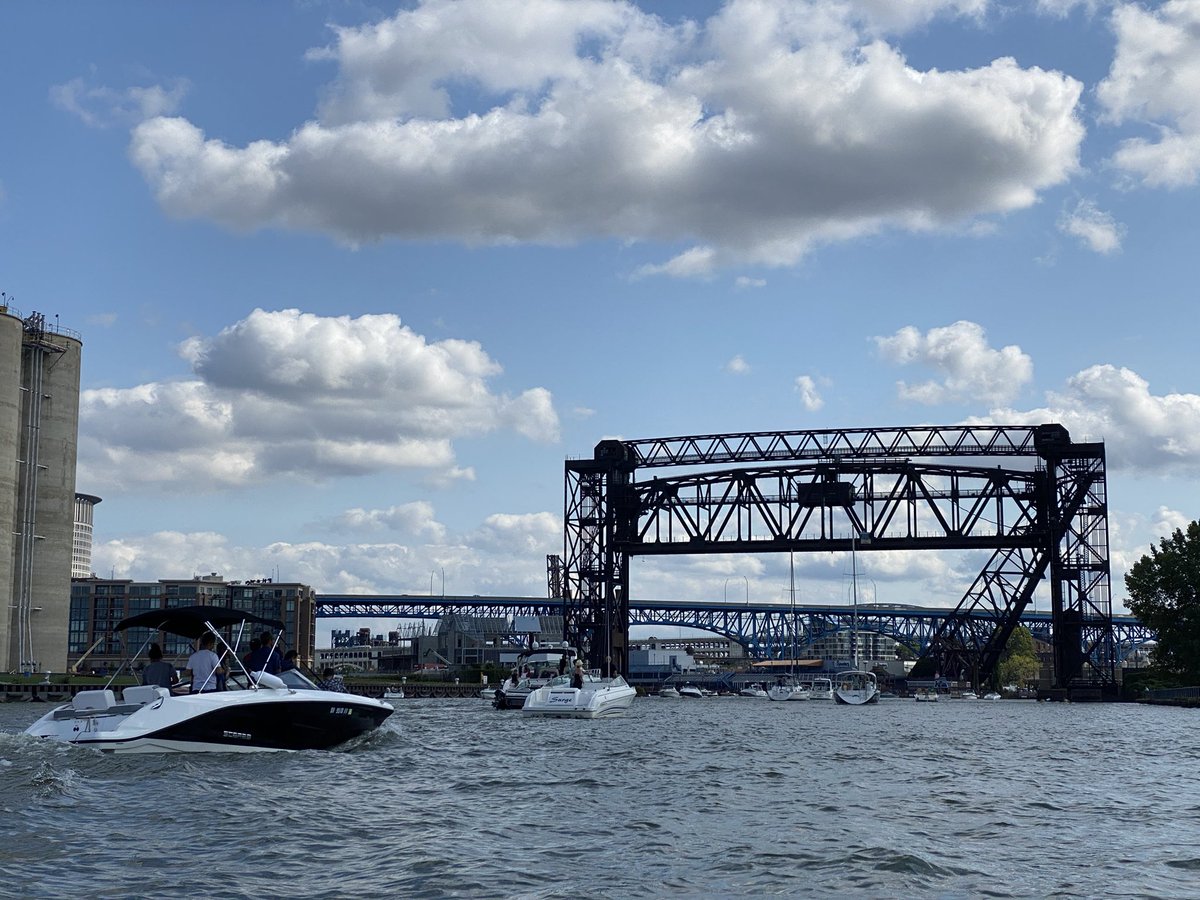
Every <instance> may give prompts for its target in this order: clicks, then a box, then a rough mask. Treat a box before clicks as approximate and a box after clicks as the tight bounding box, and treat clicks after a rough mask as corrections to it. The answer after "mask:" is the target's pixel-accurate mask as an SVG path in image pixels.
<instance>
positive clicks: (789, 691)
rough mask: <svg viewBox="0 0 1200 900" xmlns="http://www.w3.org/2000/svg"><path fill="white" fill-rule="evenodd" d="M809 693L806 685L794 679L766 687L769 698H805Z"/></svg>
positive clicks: (810, 693)
mask: <svg viewBox="0 0 1200 900" xmlns="http://www.w3.org/2000/svg"><path fill="white" fill-rule="evenodd" d="M811 695H812V692H811V691H810V690H809V689H808V686H807V685H803V684H800V683H799V682H795V681H781V682H779V683H778V684H773V685H771V686H770V687H769V688H767V699H769V700H807V699H808V698H809V697H810V696H811Z"/></svg>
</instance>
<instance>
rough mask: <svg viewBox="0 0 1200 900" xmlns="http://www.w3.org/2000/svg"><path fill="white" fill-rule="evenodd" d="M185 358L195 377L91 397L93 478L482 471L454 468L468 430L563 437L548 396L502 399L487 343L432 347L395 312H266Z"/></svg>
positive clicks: (538, 391) (85, 442)
mask: <svg viewBox="0 0 1200 900" xmlns="http://www.w3.org/2000/svg"><path fill="white" fill-rule="evenodd" d="M181 352H182V354H183V355H184V357H185V358H186V359H187V360H188V361H189V362H190V363H191V366H192V370H193V373H194V375H195V378H194V379H193V380H190V381H182V382H167V383H154V384H143V385H138V386H136V387H132V388H106V389H99V390H88V391H84V392H83V393H82V395H81V398H80V468H81V479H82V480H84V481H87V483H89V484H93V485H95V486H96V487H97V489H100V490H104V489H112V487H113V486H116V487H132V486H135V485H143V486H150V485H155V484H157V485H164V486H165V485H177V486H182V485H194V486H197V487H198V488H201V489H202V488H204V487H207V486H211V485H226V486H233V485H245V484H251V483H255V482H258V481H260V480H262V479H264V478H269V477H273V476H281V475H291V476H296V477H301V478H305V479H316V480H320V479H326V478H331V477H335V476H342V475H358V474H368V473H372V472H379V471H385V470H402V469H413V470H423V471H426V472H428V473H430V474H434V475H436V476H437V477H438V478H443V479H444V478H464V477H467V478H469V477H472V473H471V471H470V470H469V469H468V470H463V469H459V468H458V467H456V465H455V459H454V449H453V441H454V440H456V439H458V438H462V437H466V436H472V435H480V434H485V433H488V432H493V431H497V430H501V429H507V430H511V431H514V432H516V433H518V434H521V435H523V436H525V437H528V438H530V439H531V440H535V441H547V442H553V441H556V440H557V439H558V417H557V415H556V413H555V411H554V407H553V402H552V398H551V396H550V393H549V392H548V391H546V390H545V389H544V388H532V389H530V390H527V391H525V392H524V393H522V394H520V395H518V396H515V397H513V396H508V395H505V394H497V393H494V392H493V391H492V390H491V389H490V388H489V386H488V382H489V381H490V380H491V379H492V378H494V377H496V376H497V375H499V373H500V367H499V365H498V364H497V363H495V362H494V361H493V360H492V359H491V358H490V357H489V356H488V355H487V354H486V353H485V352H484V350H483V348H482V347H481V346H480V345H479V344H477V343H475V342H470V341H462V340H454V339H450V340H444V341H439V342H436V343H428V342H427V341H426V340H425V339H424V338H423V337H421V336H420V335H418V334H415V333H414V332H413V331H412V330H410V329H409V328H407V327H406V326H404V325H402V324H401V322H400V319H399V318H398V317H397V316H394V315H368V316H360V317H358V318H351V317H349V316H340V317H337V318H323V317H320V316H316V315H312V314H308V313H301V312H300V311H298V310H294V309H291V310H280V311H276V312H265V311H263V310H261V309H260V310H255V311H254V312H253V313H251V314H250V315H249V316H247V317H246V318H245V319H243V320H242V321H240V322H238V323H236V324H235V325H233V326H231V327H229V328H226V329H225V330H224V331H222V332H221V333H220V334H218V335H216V336H215V337H209V338H192V339H190V340H188V341H185V342H184V344H183V345H181ZM106 486H107V487H106Z"/></svg>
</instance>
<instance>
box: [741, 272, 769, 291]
mask: <svg viewBox="0 0 1200 900" xmlns="http://www.w3.org/2000/svg"><path fill="white" fill-rule="evenodd" d="M766 286H767V280H766V279H765V278H751V277H749V276H748V275H739V276H738V277H737V280H736V281H735V282H734V287H736V288H737V289H738V290H746V289H748V288H760V287H766Z"/></svg>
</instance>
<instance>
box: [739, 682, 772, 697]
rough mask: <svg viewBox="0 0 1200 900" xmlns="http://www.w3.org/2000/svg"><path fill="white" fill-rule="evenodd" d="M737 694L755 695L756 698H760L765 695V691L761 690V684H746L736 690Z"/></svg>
mask: <svg viewBox="0 0 1200 900" xmlns="http://www.w3.org/2000/svg"><path fill="white" fill-rule="evenodd" d="M738 696H739V697H757V698H759V699H761V698H763V697H766V696H767V692H766V691H765V690H763V686H762V685H761V684H748V685H746V686H745V687H744V688H742V689H741V690H740V691H738Z"/></svg>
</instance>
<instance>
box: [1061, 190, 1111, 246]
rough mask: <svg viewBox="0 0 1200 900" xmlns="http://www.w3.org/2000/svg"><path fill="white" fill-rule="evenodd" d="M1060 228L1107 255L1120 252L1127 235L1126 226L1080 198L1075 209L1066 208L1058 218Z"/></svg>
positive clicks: (1085, 244)
mask: <svg viewBox="0 0 1200 900" xmlns="http://www.w3.org/2000/svg"><path fill="white" fill-rule="evenodd" d="M1058 230H1059V231H1061V232H1063V233H1064V234H1069V235H1071V236H1072V237H1076V238H1078V239H1079V240H1080V242H1081V243H1082V244H1083V245H1084V246H1085V247H1087V248H1088V249H1090V250H1093V251H1095V252H1096V253H1102V254H1105V255H1107V254H1109V253H1116V252H1119V251H1120V249H1121V240H1122V239H1123V238H1124V236H1125V227H1124V226H1123V225H1121V223H1119V222H1117V221H1116V220H1115V219H1114V218H1113V217H1112V216H1111V215H1110V214H1108V213H1106V212H1104V211H1103V210H1100V209H1097V208H1096V205H1095V204H1094V203H1092V202H1091V201H1089V200H1080V201H1079V202H1078V203H1077V204H1076V205H1075V208H1074V209H1073V210H1070V211H1065V210H1064V212H1063V214H1062V215H1061V216H1059V219H1058Z"/></svg>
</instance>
